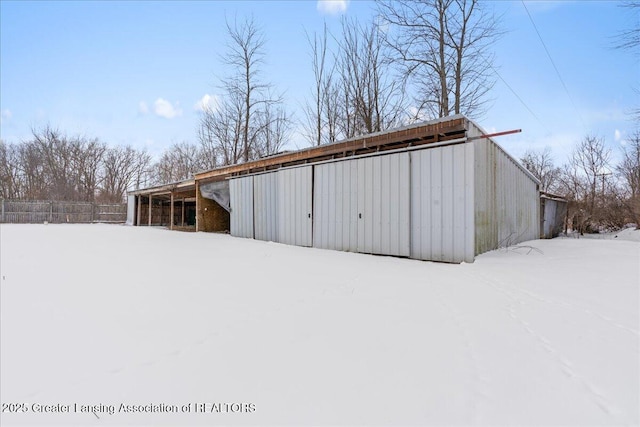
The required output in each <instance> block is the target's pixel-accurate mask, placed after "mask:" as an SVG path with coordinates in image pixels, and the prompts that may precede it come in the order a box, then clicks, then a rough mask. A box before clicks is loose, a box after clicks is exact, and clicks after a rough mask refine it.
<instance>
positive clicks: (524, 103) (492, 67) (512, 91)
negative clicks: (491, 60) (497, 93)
mask: <svg viewBox="0 0 640 427" xmlns="http://www.w3.org/2000/svg"><path fill="white" fill-rule="evenodd" d="M488 65H489V67H491V69H492V70H493V72H494V73H496V75H497V76H498V78H499V79H500V80H501V81H502V83H504V85H505V86H506V87H507V88H508V89H509V90H510V91H511V93H513V94H514V95H515V97H516V98H518V101H520V103H521V104H522V105H523V106H524V108H526V109H527V111H529V113H531V115H532V116H533V117H535V119H536V120H537V121H538V123H540V124H541V125H542V127H543V128H545V129H546V130H547V132H549V133H551V131H550V130H549V128H548V127H547V126H546V125H545V124H544V122H543V121H542V120H540V117H538V115H537V114H536V113H534V112H533V110H532V109H531V108H529V106H528V105H527V103H526V102H524V100H523V99H522V98H520V95H518V94H517V93H516V91H515V90H513V88H512V87H511V85H510V84H509V83H507V81H506V80H505V79H504V78H502V76H501V75H500V73H499V72H498V70H496V69H495V67H494V66H493V65H491V64H488Z"/></svg>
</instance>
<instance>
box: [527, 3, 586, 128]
mask: <svg viewBox="0 0 640 427" xmlns="http://www.w3.org/2000/svg"><path fill="white" fill-rule="evenodd" d="M520 1H521V3H522V6H524V10H526V11H527V15H528V16H529V20H530V21H531V24H532V25H533V28H534V29H535V30H536V34H537V35H538V39H540V43H542V47H544V51H545V52H547V57H549V61H551V65H553V69H554V70H556V74H557V76H558V79H560V83H562V87H563V88H564V91H565V92H566V94H567V96H568V97H569V100H570V101H571V104H572V105H573V108H574V109H575V110H576V114H577V115H578V118H579V119H580V122H581V123H582V126H584V128H585V130H586V129H587V125H586V123H585V121H584V120H583V119H582V115H581V114H580V111H579V110H578V107H577V106H576V103H575V102H574V101H573V98H572V97H571V94H570V93H569V89H567V85H566V84H565V83H564V80H563V78H562V76H561V75H560V71H559V70H558V67H556V63H555V62H554V61H553V58H552V57H551V53H549V49H547V45H546V44H545V43H544V40H542V36H541V35H540V31H538V27H537V26H536V23H535V22H534V21H533V17H532V16H531V13H529V9H527V5H526V4H525V3H524V0H520Z"/></svg>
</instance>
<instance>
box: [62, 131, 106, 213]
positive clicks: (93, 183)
mask: <svg viewBox="0 0 640 427" xmlns="http://www.w3.org/2000/svg"><path fill="white" fill-rule="evenodd" d="M69 145H70V149H71V156H72V158H71V168H72V170H73V171H74V172H73V174H72V175H73V176H74V177H75V182H76V183H75V193H76V196H75V199H76V200H79V201H86V202H93V201H94V200H95V198H96V193H97V191H98V186H99V184H100V181H101V179H102V176H101V174H100V173H101V169H102V159H103V156H104V153H105V151H106V150H107V146H106V145H105V144H103V143H102V142H100V141H98V139H96V138H94V139H88V138H87V137H75V138H73V139H71V140H70V141H69Z"/></svg>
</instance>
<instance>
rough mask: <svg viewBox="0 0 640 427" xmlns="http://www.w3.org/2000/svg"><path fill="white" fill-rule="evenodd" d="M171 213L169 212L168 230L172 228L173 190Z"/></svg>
mask: <svg viewBox="0 0 640 427" xmlns="http://www.w3.org/2000/svg"><path fill="white" fill-rule="evenodd" d="M170 211H171V213H170V214H169V230H173V191H172V192H171V210H170Z"/></svg>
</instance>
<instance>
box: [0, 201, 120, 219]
mask: <svg viewBox="0 0 640 427" xmlns="http://www.w3.org/2000/svg"><path fill="white" fill-rule="evenodd" d="M0 203H1V207H0V209H1V210H0V223H14V224H34V223H44V222H50V223H53V224H56V223H67V222H68V223H92V222H113V223H118V222H125V221H126V219H127V205H126V204H125V203H118V204H98V203H88V202H56V201H48V200H47V201H45V200H42V201H41V200H5V199H2V200H1V201H0Z"/></svg>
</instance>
